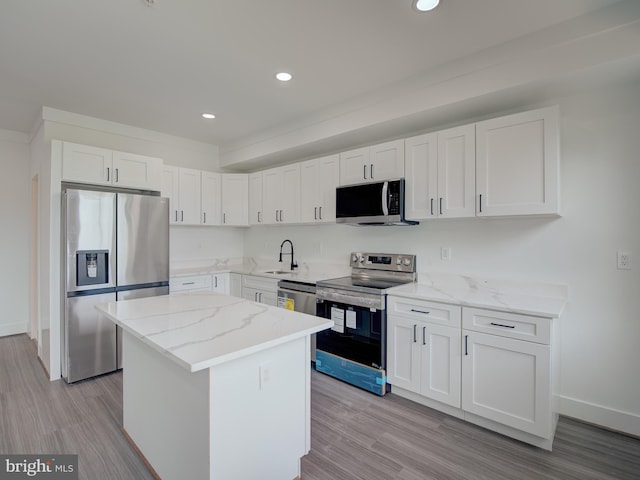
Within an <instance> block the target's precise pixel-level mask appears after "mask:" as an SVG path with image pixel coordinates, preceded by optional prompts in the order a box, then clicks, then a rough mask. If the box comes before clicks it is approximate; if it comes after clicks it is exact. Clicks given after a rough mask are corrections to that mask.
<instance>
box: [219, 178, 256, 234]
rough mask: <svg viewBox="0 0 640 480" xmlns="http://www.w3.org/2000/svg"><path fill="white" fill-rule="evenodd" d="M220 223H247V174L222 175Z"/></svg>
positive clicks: (241, 224)
mask: <svg viewBox="0 0 640 480" xmlns="http://www.w3.org/2000/svg"><path fill="white" fill-rule="evenodd" d="M222 224H223V225H235V226H246V225H249V176H248V175H246V174H243V173H231V174H227V173H225V174H223V175H222Z"/></svg>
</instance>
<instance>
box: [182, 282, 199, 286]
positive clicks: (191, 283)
mask: <svg viewBox="0 0 640 480" xmlns="http://www.w3.org/2000/svg"><path fill="white" fill-rule="evenodd" d="M195 284H196V282H182V285H195Z"/></svg>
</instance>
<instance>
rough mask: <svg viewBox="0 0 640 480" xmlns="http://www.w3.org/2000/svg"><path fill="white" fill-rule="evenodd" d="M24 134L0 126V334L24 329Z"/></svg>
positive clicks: (27, 202) (27, 209) (27, 215)
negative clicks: (0, 309) (0, 207)
mask: <svg viewBox="0 0 640 480" xmlns="http://www.w3.org/2000/svg"><path fill="white" fill-rule="evenodd" d="M29 163H30V162H29V144H28V140H27V136H26V135H24V134H20V133H17V132H10V131H6V130H0V167H1V168H2V174H1V175H0V204H1V205H2V209H1V210H0V212H2V213H1V217H0V221H1V222H2V229H0V265H1V268H0V305H2V315H0V336H4V335H13V334H16V333H23V332H26V331H27V327H28V319H29V313H28V312H29V265H30V253H31V250H30V242H29V228H30V219H31V180H30V176H29Z"/></svg>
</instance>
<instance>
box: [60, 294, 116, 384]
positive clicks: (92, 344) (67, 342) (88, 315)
mask: <svg viewBox="0 0 640 480" xmlns="http://www.w3.org/2000/svg"><path fill="white" fill-rule="evenodd" d="M115 300H116V294H115V293H105V294H99V295H83V296H77V297H68V298H66V302H65V308H66V315H65V322H64V328H65V331H64V337H63V338H64V350H65V352H64V355H63V364H62V370H63V372H62V376H63V378H64V379H65V380H66V381H67V382H68V383H73V382H77V381H79V380H84V379H85V378H90V377H95V376H96V375H101V374H103V373H108V372H112V371H114V370H115V369H116V326H115V324H114V323H113V322H112V321H111V320H109V319H107V318H105V317H102V316H100V315H99V314H98V311H97V310H96V309H95V308H94V307H95V305H97V304H98V303H104V302H113V301H115Z"/></svg>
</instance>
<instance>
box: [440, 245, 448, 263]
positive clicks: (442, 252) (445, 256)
mask: <svg viewBox="0 0 640 480" xmlns="http://www.w3.org/2000/svg"><path fill="white" fill-rule="evenodd" d="M440 258H441V259H442V260H444V261H445V262H448V261H449V260H451V247H442V248H441V249H440Z"/></svg>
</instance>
